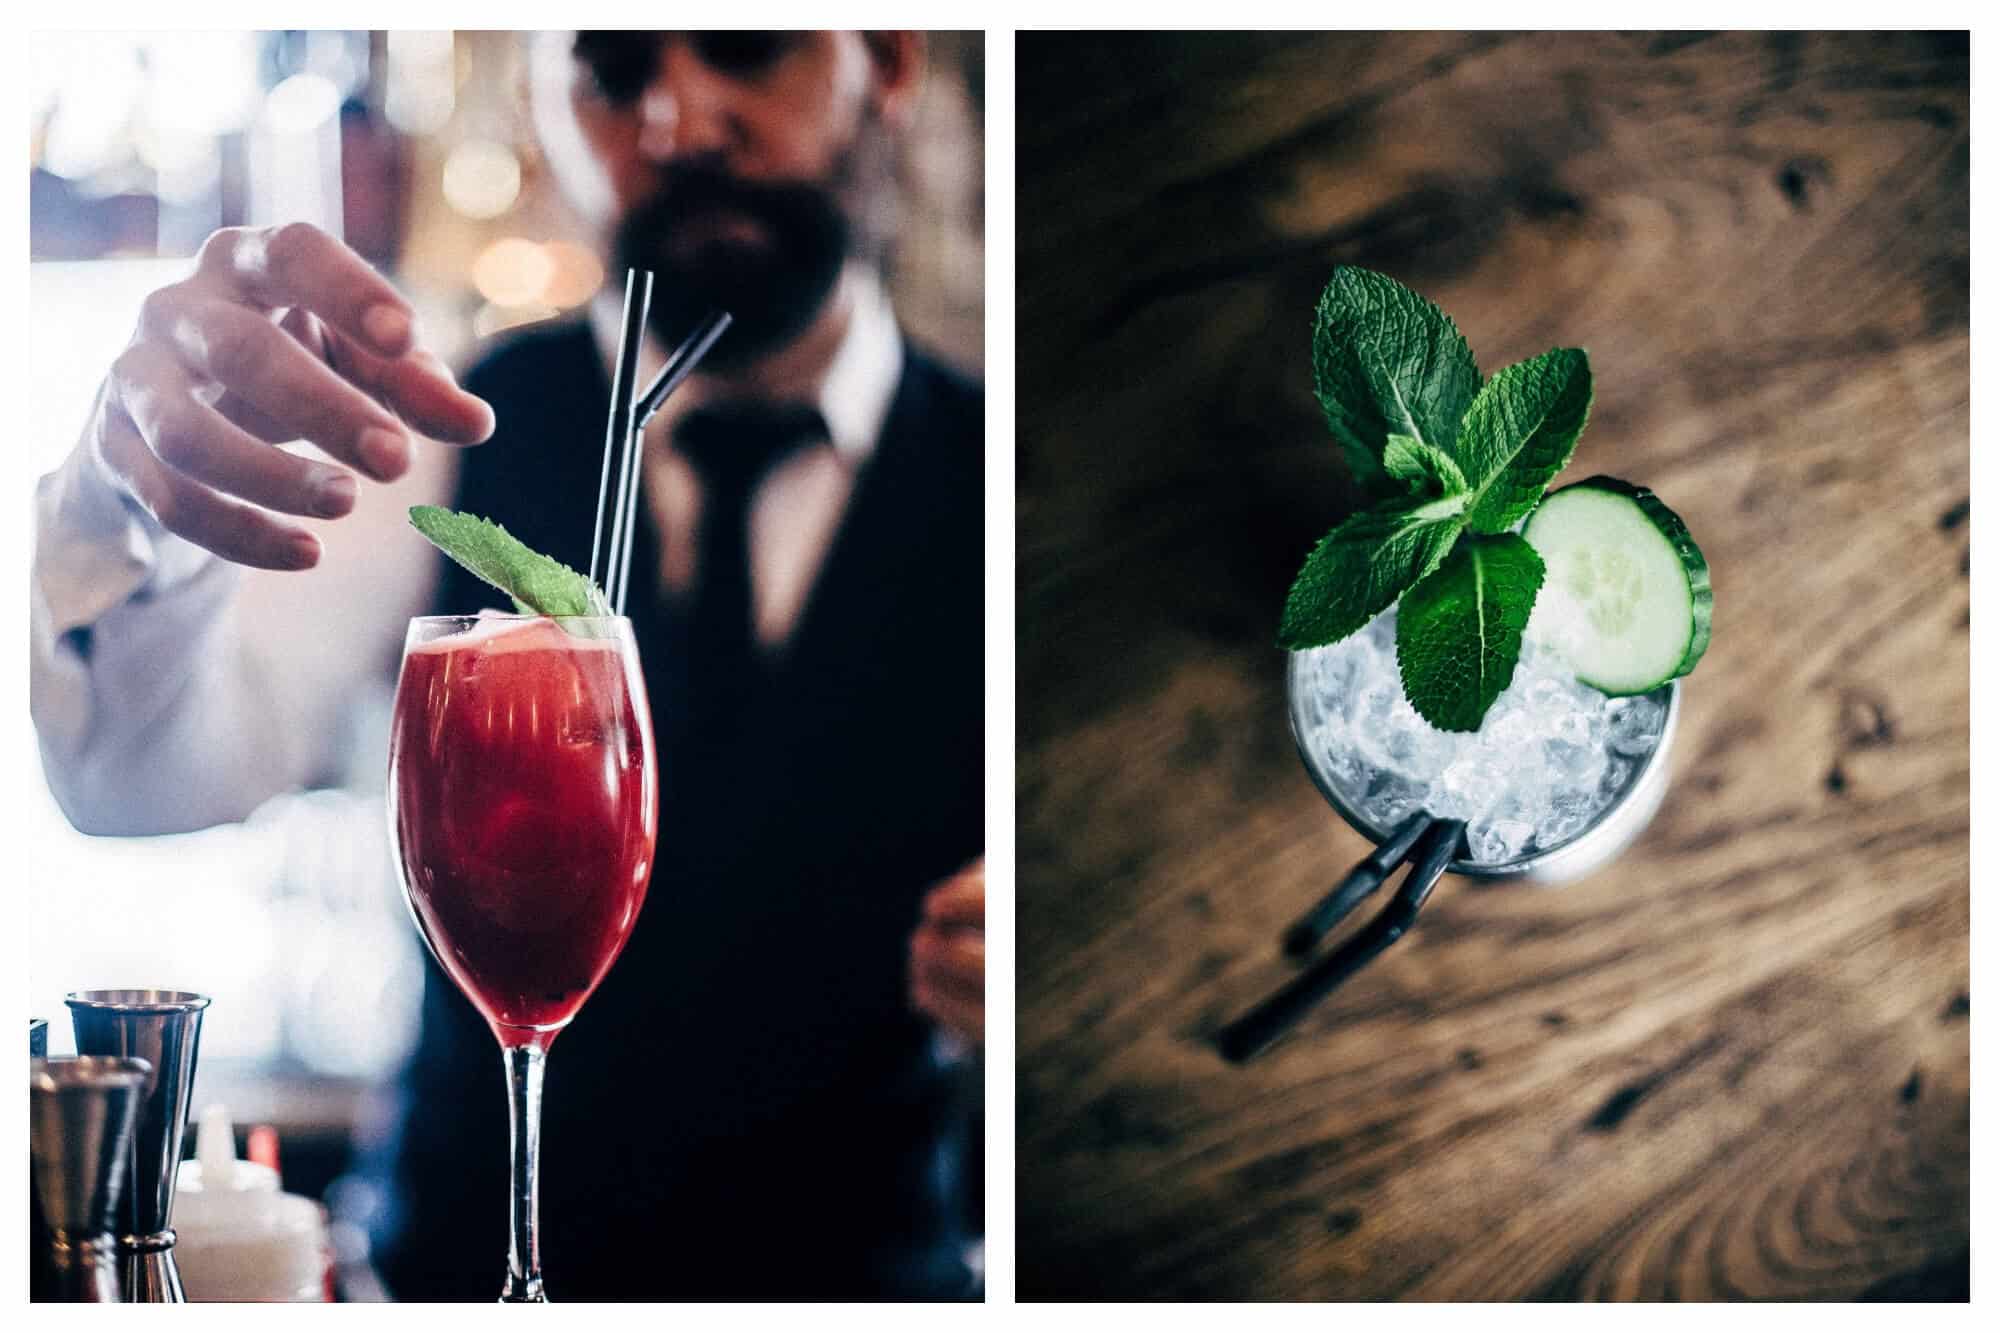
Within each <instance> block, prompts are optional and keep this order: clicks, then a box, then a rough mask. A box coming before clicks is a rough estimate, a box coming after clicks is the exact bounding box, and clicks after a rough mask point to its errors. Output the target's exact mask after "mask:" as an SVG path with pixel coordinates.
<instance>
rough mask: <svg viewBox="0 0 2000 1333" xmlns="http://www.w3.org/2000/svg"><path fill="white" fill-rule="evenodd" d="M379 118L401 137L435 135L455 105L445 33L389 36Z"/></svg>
mask: <svg viewBox="0 0 2000 1333" xmlns="http://www.w3.org/2000/svg"><path fill="white" fill-rule="evenodd" d="M386 45H387V47H388V57H389V73H388V87H387V89H386V92H385V94H384V97H383V103H382V114H383V115H384V116H386V117H387V118H388V121H389V123H390V124H391V125H394V126H395V127H396V128H397V129H399V130H401V131H402V132H403V133H405V134H410V135H424V134H435V133H437V132H438V131H439V130H441V129H443V128H444V127H445V124H446V122H448V121H449V120H450V119H451V113H452V110H453V108H454V107H455V106H456V105H457V102H458V95H457V88H458V78H457V68H456V65H455V64H454V61H453V42H452V35H451V34H450V33H448V32H392V33H389V34H388V36H387V41H386Z"/></svg>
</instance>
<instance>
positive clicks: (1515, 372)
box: [1458, 347, 1590, 532]
mask: <svg viewBox="0 0 2000 1333" xmlns="http://www.w3.org/2000/svg"><path fill="white" fill-rule="evenodd" d="M1589 415H1590V358H1589V357H1588V356H1586V355H1584V353H1583V352H1582V351H1581V350H1579V349H1577V348H1574V347H1558V348H1556V349H1555V350H1554V351H1550V352H1544V353H1542V355H1540V356H1538V357H1534V358H1533V359H1531V360H1528V361H1522V362H1519V363H1518V364H1516V365H1511V366H1509V367H1507V368H1506V369H1505V370H1502V371H1499V372H1498V373H1496V374H1495V375H1494V376H1493V378H1492V379H1490V380H1488V381H1486V383H1485V385H1484V386H1483V387H1482V388H1481V389H1480V390H1479V396H1478V397H1477V398H1474V399H1473V400H1472V406H1471V407H1469V408H1467V409H1466V412H1465V421H1464V423H1463V425H1461V426H1460V428H1459V435H1458V456H1459V459H1460V461H1461V462H1462V463H1463V464H1464V465H1465V469H1466V473H1467V476H1468V478H1469V479H1470V480H1471V481H1472V486H1473V499H1472V504H1471V507H1470V512H1469V513H1468V514H1467V516H1466V523H1467V525H1468V526H1469V527H1471V529H1472V530H1473V531H1474V532H1505V531H1507V530H1508V529H1509V528H1511V527H1513V526H1514V525H1515V524H1516V523H1519V522H1520V521H1521V520H1522V519H1524V518H1526V517H1527V516H1528V513H1529V511H1530V510H1532V509H1533V508H1534V507H1535V506H1536V505H1537V504H1539V503H1540V502H1541V499H1542V492H1543V491H1545V490H1547V489H1548V485H1549V482H1550V481H1551V480H1553V479H1554V478H1555V475H1556V473H1558V472H1560V471H1562V470H1563V469H1564V468H1565V467H1567V466H1568V465H1569V457H1570V455H1571V454H1572V453H1574V452H1575V451H1576V441H1577V437H1578V436H1580V435H1582V434H1583V423H1584V421H1585V419H1586V418H1588V417H1589Z"/></svg>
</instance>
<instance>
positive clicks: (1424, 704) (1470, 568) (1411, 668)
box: [1396, 533, 1543, 731]
mask: <svg viewBox="0 0 2000 1333" xmlns="http://www.w3.org/2000/svg"><path fill="white" fill-rule="evenodd" d="M1542 574H1543V568H1542V557H1541V556H1540V555H1538V554H1536V552H1535V548H1534V547H1532V546H1530V545H1528V543H1527V542H1526V541H1524V540H1523V539H1522V538H1521V537H1519V536H1517V535H1516V534H1514V533H1504V534H1502V535H1500V536H1497V537H1476V536H1472V535H1469V534H1468V535H1467V536H1466V538H1465V540H1463V541H1461V542H1459V543H1458V545H1457V547H1456V548H1455V549H1454V550H1453V551H1452V553H1451V556H1450V558H1449V559H1447V560H1446V561H1445V562H1444V563H1443V564H1441V565H1439V566H1438V567H1437V570H1436V572H1434V573H1432V574H1431V575H1430V576H1429V577H1427V578H1425V579H1424V580H1423V581H1422V582H1420V583H1418V584H1417V585H1416V586H1415V587H1414V588H1411V589H1410V590H1409V591H1408V592H1407V593H1405V594H1403V601H1402V605H1401V606H1400V607H1398V608H1397V611H1396V666H1397V669H1398V672H1399V674H1401V676H1402V678H1403V693H1404V694H1405V695H1407V696H1408V697H1409V700H1410V706H1411V707H1412V708H1414V709H1416V710H1417V714H1418V716H1420V717H1422V718H1423V719H1424V720H1425V721H1426V722H1428V723H1430V724H1431V725H1432V726H1434V727H1436V728H1438V729H1439V730H1440V731H1477V730H1479V724H1480V723H1481V722H1483V721H1484V720H1485V719H1486V710H1487V709H1488V708H1491V707H1492V706H1493V701H1494V700H1495V699H1496V698H1498V697H1499V695H1500V691H1502V690H1504V689H1506V688H1507V682H1508V681H1510V680H1512V679H1513V678H1514V664H1515V662H1516V661H1517V660H1518V659H1519V657H1520V655H1521V632H1522V630H1524V629H1526V628H1527V625H1528V616H1529V614H1530V613H1531V612H1532V611H1533V610H1534V609H1535V594H1536V593H1538V592H1539V591H1541V587H1542Z"/></svg>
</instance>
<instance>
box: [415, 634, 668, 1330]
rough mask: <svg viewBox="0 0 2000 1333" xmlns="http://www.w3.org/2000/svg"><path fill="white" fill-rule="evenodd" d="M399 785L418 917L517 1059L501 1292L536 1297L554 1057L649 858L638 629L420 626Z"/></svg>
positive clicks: (649, 746)
mask: <svg viewBox="0 0 2000 1333" xmlns="http://www.w3.org/2000/svg"><path fill="white" fill-rule="evenodd" d="M389 797H390V806H391V819H392V824H393V828H394V833H395V839H396V850H397V856H398V860H399V862H400V864H401V869H402V875H403V886H404V888H405V890H406V891H407V892H408V894H409V900H410V908H411V911H412V913H413V914H414V915H415V917H416V919H417V926H418V928H419V929H420V930H421V931H422V932H423V936H424V939H425V941H426V942H427V943H428V944H429V945H430V948H431V952H432V953H433V954H434V955H436V957H437V960H438V962H439V964H440V965H442V966H443V968H444V969H445V971H446V972H448V973H450V974H451V977H452V980H454V981H455V982H457V983H458V987H459V989H460V990H462V991H464V992H465V995H466V997H467V998H468V999H470V1000H471V1001H472V1002H473V1004H474V1005H476V1006H477V1007H478V1009H479V1011H480V1012H481V1013H482V1014H484V1015H485V1016H486V1021H487V1022H488V1023H489V1024H490V1025H491V1026H492V1028H493V1032H494V1035H495V1036H496V1037H498V1038H499V1041H500V1045H501V1047H502V1048H503V1051H504V1053H505V1055H506V1057H507V1068H508V1079H509V1086H510V1091H511V1092H512V1094H513V1096H512V1105H513V1111H514V1121H513V1127H514V1179H515V1211H514V1226H513V1242H514V1245H513V1255H512V1262H511V1263H510V1265H509V1270H510V1274H509V1278H508V1285H507V1294H506V1295H503V1297H502V1299H503V1300H539V1299H542V1296H541V1273H540V1266H539V1263H538V1262H537V1259H536V1255H535V1249H536V1246H535V1239H534V1222H535V1218H534V1214H535V1195H536V1192H537V1191H536V1162H535V1158H536V1156H537V1154H536V1148H537V1146H538V1142H537V1141H538V1139H539V1121H540V1090H541V1070H542V1060H543V1055H544V1052H545V1051H546V1050H547V1048H548V1046H549V1044H550V1043H551V1042H553V1041H554V1040H555V1037H556V1034H557V1033H558V1032H560V1031H561V1030H562V1028H563V1026H564V1025H565V1024H567V1023H568V1022H569V1021H570V1020H571V1019H572V1018H574V1017H575V1016H576V1012H577V1010H578V1009H579V1008H580V1007H581V1006H582V1004H583V1002H584V1000H585V999H587V998H589V996H590V993H591V992H592V991H594V990H595V989H597V984H598V983H599V982H600V981H602V980H603V979H604V974H605V973H606V972H608V971H610V969H611V964H612V963H613V962H614V961H616V959H617V957H618V954H619V951H620V950H622V949H623V948H624V947H625V941H626V940H627V939H628V938H629V937H630V936H631V933H632V927H633V925H634V924H635V923H636V922H637V921H638V918H639V906H640V904H641V903H642V902H643V901H644V900H645V897H646V882H647V879H648V878H649V877H650V876H651V874H652V870H653V842H654V837H655V835H656V833H657V829H658V806H659V793H658V785H657V779H656V776H655V770H654V761H653V728H652V719H651V716H650V714H649V713H648V711H647V707H646V690H645V684H644V682H643V680H642V679H641V677H640V674H639V659H638V653H637V651H636V649H635V648H634V646H633V642H632V631H631V626H630V623H629V622H627V621H626V620H624V619H622V618H620V617H615V616H604V617H588V618H586V617H568V618H563V619H560V620H556V619H549V618H544V617H529V616H485V617H477V618H474V617H431V618H424V619H418V620H413V621H411V622H410V633H409V637H408V639H407V641H406V642H405V644H404V649H403V676H402V681H401V684H400V685H399V686H398V688H397V693H396V711H395V720H394V723H393V730H392V733H391V739H390V749H389Z"/></svg>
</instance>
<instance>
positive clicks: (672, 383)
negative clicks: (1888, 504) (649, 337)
mask: <svg viewBox="0 0 2000 1333" xmlns="http://www.w3.org/2000/svg"><path fill="white" fill-rule="evenodd" d="M734 322H735V316H733V315H731V314H730V313H729V312H728V311H727V310H717V311H714V312H712V313H710V314H709V315H708V316H707V317H706V318H704V319H703V320H702V321H701V323H699V324H697V325H695V328H694V332H693V333H691V334H689V335H688V337H687V341H685V342H683V343H682V344H681V345H680V346H679V347H677V348H675V349H674V354H673V355H672V356H670V357H668V358H667V364H665V365H664V366H661V367H660V373H659V374H657V375H655V376H654V377H653V382H652V383H651V384H649V385H647V386H646V391H645V392H644V393H642V394H640V395H639V401H638V402H637V403H636V404H635V405H634V406H633V408H632V411H633V413H634V417H633V420H634V422H635V424H636V426H637V428H638V429H640V430H644V429H645V428H646V423H647V422H648V421H651V420H652V419H653V414H654V413H655V412H657V411H659V410H660V406H661V404H663V403H665V402H666V401H667V395H668V394H670V393H672V392H673V391H674V390H675V389H678V388H679V387H680V386H681V381H682V380H684V379H686V378H687V377H688V376H689V375H690V374H692V373H693V372H694V368H695V367H696V366H697V365H699V364H700V363H701V359H702V358H703V357H705V356H707V355H708V349H709V348H711V347H713V346H715V341H716V339H718V338H720V337H721V336H722V335H723V334H724V333H726V332H727V331H728V329H729V326H730V325H731V324H732V323H734Z"/></svg>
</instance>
